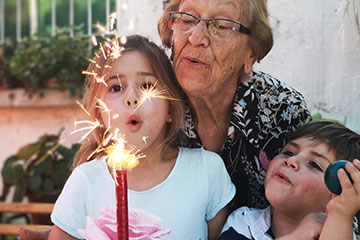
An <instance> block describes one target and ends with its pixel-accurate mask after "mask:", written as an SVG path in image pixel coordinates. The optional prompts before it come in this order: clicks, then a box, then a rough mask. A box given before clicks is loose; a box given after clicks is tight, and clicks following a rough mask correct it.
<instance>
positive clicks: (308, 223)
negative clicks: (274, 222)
mask: <svg viewBox="0 0 360 240" xmlns="http://www.w3.org/2000/svg"><path fill="white" fill-rule="evenodd" d="M326 216H327V214H326V213H322V212H318V213H310V214H308V215H306V216H305V217H304V218H303V219H302V220H301V221H300V223H299V224H298V225H297V226H296V228H295V229H294V230H293V231H292V232H290V233H288V234H286V235H284V236H281V237H279V238H276V240H294V239H296V240H315V239H319V236H320V233H321V230H322V228H323V226H324V222H325V220H326Z"/></svg>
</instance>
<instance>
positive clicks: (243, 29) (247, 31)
mask: <svg viewBox="0 0 360 240" xmlns="http://www.w3.org/2000/svg"><path fill="white" fill-rule="evenodd" d="M173 14H181V15H188V16H190V17H193V18H194V19H197V22H196V24H195V25H194V27H195V26H197V25H198V24H199V22H200V21H204V22H205V25H206V28H207V29H209V26H210V22H211V21H213V20H222V21H228V22H232V23H236V24H238V25H239V28H238V29H237V32H240V33H244V34H247V35H251V30H250V29H249V28H247V27H245V26H244V25H242V24H241V23H240V22H239V21H235V20H232V19H227V18H199V17H197V16H194V15H192V14H190V13H186V12H177V11H172V12H170V13H169V16H168V19H169V20H170V19H171V20H175V17H174V16H173Z"/></svg>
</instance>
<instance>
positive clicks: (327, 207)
mask: <svg viewBox="0 0 360 240" xmlns="http://www.w3.org/2000/svg"><path fill="white" fill-rule="evenodd" d="M353 159H355V160H353ZM357 159H360V135H359V134H356V133H355V132H353V131H351V130H350V129H348V128H346V127H344V126H342V125H340V124H337V123H334V122H330V121H317V122H311V123H309V124H307V125H304V126H303V127H302V128H300V129H298V130H296V131H295V132H294V133H292V134H291V135H290V137H289V139H288V143H287V144H286V146H285V147H284V149H283V150H282V151H281V153H280V154H279V155H277V156H276V157H275V158H274V159H273V160H271V161H270V165H269V168H268V170H267V175H266V178H265V193H266V198H267V199H268V201H269V202H270V204H271V206H269V207H268V208H266V209H254V208H248V207H241V208H239V209H237V210H236V211H234V212H233V213H232V214H231V215H230V216H229V217H228V220H227V222H226V224H225V226H224V228H223V231H222V234H221V236H220V238H219V240H226V239H229V240H230V239H231V240H235V239H237V240H241V239H254V240H257V239H275V238H276V239H319V238H320V240H322V239H326V240H331V239H336V240H339V239H342V240H347V239H349V240H351V239H356V236H355V234H354V233H353V230H352V225H353V224H352V223H353V218H354V215H355V214H356V212H357V211H359V210H360V161H359V160H357ZM336 160H348V161H349V163H347V164H346V166H345V169H346V171H347V172H348V173H349V174H350V176H351V178H352V180H353V183H351V181H350V179H349V178H348V177H347V175H346V173H345V171H344V170H343V169H340V170H339V171H338V173H337V175H338V177H339V180H340V183H341V186H342V193H341V194H340V195H335V194H332V193H331V192H330V191H329V190H328V189H327V187H326V185H325V182H324V172H325V170H326V168H327V167H328V166H329V165H330V164H331V163H332V162H334V161H336ZM351 160H353V161H352V162H350V161H351Z"/></svg>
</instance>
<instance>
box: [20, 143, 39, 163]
mask: <svg viewBox="0 0 360 240" xmlns="http://www.w3.org/2000/svg"><path fill="white" fill-rule="evenodd" d="M40 148H41V145H40V144H39V143H31V144H28V145H26V146H24V147H22V148H20V149H19V151H18V152H17V154H16V156H17V157H18V158H19V159H23V160H25V161H27V160H28V159H30V158H31V157H32V156H33V155H35V154H37V153H38V152H39V151H40Z"/></svg>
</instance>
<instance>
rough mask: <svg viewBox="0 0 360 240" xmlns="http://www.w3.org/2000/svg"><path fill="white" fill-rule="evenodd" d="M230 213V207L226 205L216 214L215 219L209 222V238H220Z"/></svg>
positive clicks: (211, 239) (210, 239)
mask: <svg viewBox="0 0 360 240" xmlns="http://www.w3.org/2000/svg"><path fill="white" fill-rule="evenodd" d="M228 215H229V208H228V206H225V207H224V208H223V209H221V210H220V211H219V212H218V213H217V214H216V216H215V217H214V218H213V219H211V220H210V221H208V222H207V224H208V239H209V240H213V239H218V237H219V236H220V233H221V230H222V228H223V226H224V224H225V221H226V218H227V217H228Z"/></svg>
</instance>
